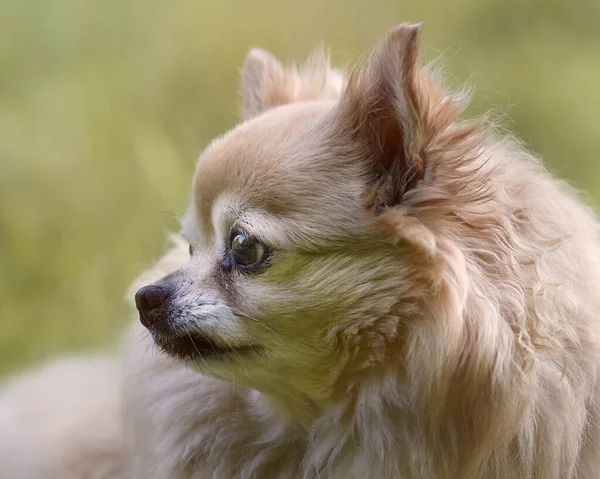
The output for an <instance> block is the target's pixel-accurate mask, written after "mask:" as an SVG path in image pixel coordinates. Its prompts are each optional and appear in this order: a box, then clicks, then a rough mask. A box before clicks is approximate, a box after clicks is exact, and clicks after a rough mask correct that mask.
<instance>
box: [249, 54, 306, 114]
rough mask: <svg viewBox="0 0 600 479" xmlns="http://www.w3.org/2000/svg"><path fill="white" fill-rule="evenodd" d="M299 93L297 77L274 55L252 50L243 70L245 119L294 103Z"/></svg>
mask: <svg viewBox="0 0 600 479" xmlns="http://www.w3.org/2000/svg"><path fill="white" fill-rule="evenodd" d="M295 90H296V74H295V72H294V71H289V70H286V69H285V68H284V66H283V65H282V64H281V63H280V62H279V60H277V58H275V57H274V56H273V55H272V54H271V53H269V52H268V51H266V50H263V49H262V48H252V49H251V50H250V51H249V52H248V55H247V56H246V61H245V62H244V66H243V67H242V102H243V104H242V116H243V118H244V119H248V118H252V117H253V116H256V115H258V114H260V113H262V112H263V111H265V110H268V109H270V108H273V107H275V106H278V105H284V104H286V103H291V102H292V101H293V99H294V95H295Z"/></svg>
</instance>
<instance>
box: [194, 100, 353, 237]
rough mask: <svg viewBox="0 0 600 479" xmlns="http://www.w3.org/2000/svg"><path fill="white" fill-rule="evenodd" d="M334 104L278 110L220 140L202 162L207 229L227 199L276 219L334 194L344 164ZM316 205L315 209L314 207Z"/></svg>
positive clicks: (198, 206)
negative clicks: (337, 146) (335, 136)
mask: <svg viewBox="0 0 600 479" xmlns="http://www.w3.org/2000/svg"><path fill="white" fill-rule="evenodd" d="M332 107H333V103H330V102H307V103H304V104H294V105H288V106H285V107H280V108H277V109H275V110H273V111H271V112H267V113H266V114H264V115H262V116H260V117H258V118H255V119H253V120H251V121H249V122H247V123H244V124H242V125H240V126H239V127H237V128H235V129H234V130H232V131H231V132H229V133H228V134H226V135H225V136H223V137H221V138H219V139H217V140H216V141H215V142H213V144H211V146H209V148H207V150H206V151H205V152H204V153H203V155H202V156H201V157H200V159H199V161H198V165H197V168H196V173H195V178H194V201H195V204H194V209H195V211H196V214H197V215H198V216H199V219H200V221H201V222H202V223H203V224H204V225H208V224H209V223H210V221H211V215H212V211H213V207H214V205H215V202H216V201H217V200H218V198H219V197H221V196H223V195H227V196H229V197H231V196H234V197H237V198H238V199H240V201H241V202H242V203H245V204H250V205H252V207H254V208H257V209H261V210H264V211H266V212H269V213H272V214H275V215H285V214H290V213H294V212H298V211H302V210H305V209H306V208H307V206H308V205H309V203H310V204H313V203H314V201H316V199H317V198H319V197H323V196H324V195H326V196H328V197H332V196H334V193H333V190H335V186H336V179H337V176H339V178H340V181H341V182H343V179H344V177H345V176H347V175H346V174H345V172H344V168H343V167H342V166H341V165H340V164H339V162H340V161H343V160H342V159H341V158H340V156H339V155H337V154H336V152H335V150H334V148H332V145H331V135H332V131H331V128H332V127H331V122H330V121H329V119H330V117H331V111H332ZM313 206H314V205H313Z"/></svg>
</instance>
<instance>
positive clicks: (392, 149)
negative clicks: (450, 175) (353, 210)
mask: <svg viewBox="0 0 600 479" xmlns="http://www.w3.org/2000/svg"><path fill="white" fill-rule="evenodd" d="M420 34H421V26H420V25H419V24H408V23H403V24H401V25H399V26H398V27H396V28H394V29H393V30H391V31H390V32H389V33H388V34H387V36H386V37H385V38H384V39H383V40H382V41H381V42H380V44H379V45H378V46H377V47H376V48H375V50H374V51H373V53H372V54H371V55H370V57H369V59H368V60H367V62H366V64H365V65H363V66H361V67H358V68H356V69H355V70H354V71H353V72H352V73H351V75H350V79H349V80H348V85H347V87H346V89H345V92H344V94H343V96H342V99H341V100H340V103H339V107H338V116H337V118H338V121H339V123H338V125H339V131H341V132H342V134H344V135H345V136H346V138H347V139H349V140H350V141H351V142H352V144H354V145H356V146H357V147H360V148H361V151H360V156H361V157H362V158H365V159H368V161H369V163H370V165H369V166H370V168H371V171H373V173H374V176H375V178H376V182H375V185H374V190H373V195H372V196H373V198H372V200H373V201H372V204H371V205H370V206H371V207H373V208H374V209H375V210H378V211H382V210H385V209H387V208H392V207H394V206H396V205H398V204H400V203H401V202H402V200H403V197H404V195H405V194H406V193H407V192H409V191H410V190H411V189H413V188H414V187H415V186H416V185H418V183H419V182H420V181H422V180H423V179H424V178H425V173H426V171H427V169H428V168H429V167H430V166H431V165H430V164H431V161H430V160H431V158H432V157H433V156H436V155H437V154H438V152H440V151H445V150H452V149H454V148H455V147H456V145H457V144H458V143H460V142H461V141H462V139H463V138H464V137H465V135H467V134H468V133H469V132H468V131H467V130H465V129H462V130H461V129H456V128H452V127H451V125H452V124H453V123H454V121H455V120H456V118H457V116H458V115H459V114H460V113H461V112H462V110H463V108H464V106H465V104H466V103H465V102H464V101H462V100H461V99H460V98H458V99H457V98H455V97H453V96H452V95H450V94H449V93H448V92H446V91H445V90H444V89H443V88H442V87H441V86H440V85H439V84H437V82H436V80H435V79H434V78H433V77H431V76H430V75H429V74H428V72H427V71H426V70H424V69H423V68H422V67H421V65H420V63H419V38H420ZM348 134H350V136H348Z"/></svg>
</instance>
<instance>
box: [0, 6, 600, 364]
mask: <svg viewBox="0 0 600 479" xmlns="http://www.w3.org/2000/svg"><path fill="white" fill-rule="evenodd" d="M403 20H412V21H424V22H425V32H424V41H423V43H424V46H425V48H424V51H423V57H424V59H433V58H435V57H437V56H438V55H439V54H440V53H443V54H444V56H445V57H446V64H447V70H448V72H449V74H450V80H451V81H452V82H453V83H455V84H460V83H462V82H465V81H469V82H470V83H473V84H475V85H476V86H477V87H478V89H477V95H476V99H475V102H474V105H473V107H472V113H477V112H479V111H482V110H485V109H488V108H490V107H493V108H499V109H501V110H503V111H507V112H508V113H509V114H510V118H511V123H509V128H511V129H513V130H514V131H515V132H517V133H518V134H519V135H520V136H521V137H523V138H524V140H525V141H526V143H527V144H528V145H529V146H530V148H532V149H533V150H534V151H537V152H538V153H540V154H541V155H542V156H543V157H544V158H545V159H546V160H547V162H548V163H549V165H550V166H551V167H552V168H553V169H554V170H555V171H557V173H558V174H559V175H561V176H563V177H567V178H569V179H571V180H572V181H573V182H574V183H575V184H576V185H577V186H579V187H580V188H583V189H586V190H588V191H590V192H591V193H592V196H593V197H596V198H600V188H599V187H598V179H599V178H600V129H599V128H598V125H599V124H600V123H599V120H598V110H599V107H600V88H598V81H599V80H598V79H599V78H600V27H599V25H600V2H598V1H597V0H572V1H570V2H567V1H565V0H544V1H541V0H495V1H494V0H448V1H446V2H440V1H438V0H418V1H417V0H405V1H397V0H372V1H371V0H369V1H367V0H327V1H324V0H302V1H299V2H286V1H283V0H272V1H266V0H253V1H249V0H245V1H236V2H230V1H218V2H217V1H211V2H206V1H202V0H196V1H191V0H172V1H169V2H155V1H152V0H102V1H100V0H97V1H91V0H52V1H39V0H0V374H5V373H6V372H8V371H10V370H13V369H15V368H18V367H22V366H24V365H26V364H28V363H32V362H36V361H38V360H41V359H44V358H46V357H48V356H50V355H53V354H57V353H59V352H62V351H67V350H71V351H80V350H88V349H91V348H96V347H101V346H102V345H107V344H111V343H113V342H114V341H116V339H117V338H118V336H119V333H120V332H121V331H122V330H123V328H124V327H125V325H126V324H127V322H128V321H129V318H130V317H131V312H130V311H129V309H128V306H127V305H126V303H125V301H124V299H123V295H124V293H125V291H126V288H127V286H128V284H129V282H130V281H131V280H132V279H133V278H134V276H135V275H136V274H137V273H138V272H140V271H141V270H142V269H143V268H144V267H145V266H147V265H148V264H149V263H150V262H151V261H152V260H153V259H155V258H157V257H158V256H159V255H160V253H161V251H162V249H163V247H164V242H165V233H166V232H167V231H169V230H173V229H176V228H177V223H176V215H177V213H179V212H181V211H183V209H184V206H185V203H186V200H187V195H188V183H189V180H190V175H191V172H192V169H193V164H194V160H195V158H196V157H197V155H198V153H199V152H200V151H201V149H202V148H203V147H204V146H205V145H206V144H207V142H208V141H209V140H210V138H212V137H213V136H215V135H217V134H219V133H220V132H222V131H224V130H225V129H226V128H228V127H230V126H232V125H233V124H234V123H235V121H236V116H237V96H236V90H237V80H238V78H237V77H238V66H239V65H240V64H241V62H242V60H243V58H244V55H245V53H246V51H247V50H248V48H249V47H250V46H254V45H259V46H264V47H266V48H268V49H270V50H272V51H273V52H274V53H276V54H277V55H278V56H280V57H281V58H283V59H285V60H293V59H299V60H301V59H303V58H304V57H305V56H306V54H307V53H308V52H309V51H310V50H311V49H312V48H313V47H315V46H317V45H318V44H319V43H320V42H323V43H325V44H326V45H331V47H332V55H333V59H334V61H335V62H346V61H347V60H351V59H356V58H357V57H358V55H359V54H360V53H361V52H363V51H365V50H367V49H369V48H371V47H372V46H373V45H374V43H375V42H376V41H377V40H378V39H379V38H380V37H381V36H382V35H383V34H384V32H385V31H386V30H387V29H388V28H389V27H391V26H393V25H395V24H396V23H399V22H400V21H403Z"/></svg>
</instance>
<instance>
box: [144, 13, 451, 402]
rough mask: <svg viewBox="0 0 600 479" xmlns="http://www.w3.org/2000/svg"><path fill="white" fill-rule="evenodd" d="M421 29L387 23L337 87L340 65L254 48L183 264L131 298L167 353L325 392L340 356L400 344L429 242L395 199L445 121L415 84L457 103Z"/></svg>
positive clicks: (348, 360) (368, 361) (364, 359)
mask: <svg viewBox="0 0 600 479" xmlns="http://www.w3.org/2000/svg"><path fill="white" fill-rule="evenodd" d="M418 32H419V29H418V27H414V26H409V25H402V26H400V27H399V28H397V29H396V30H394V31H393V32H391V33H390V34H389V35H388V37H387V38H386V39H385V40H384V41H383V42H382V43H381V44H380V46H379V47H378V49H377V51H376V52H375V53H374V54H373V55H372V56H371V59H370V60H369V61H368V63H367V65H366V66H365V67H363V68H362V69H360V70H357V71H355V72H354V73H353V74H352V75H351V77H350V80H349V84H348V86H347V87H346V88H345V91H344V93H343V94H342V95H341V98H338V99H336V96H337V92H339V89H337V90H336V87H335V85H334V86H332V82H333V83H335V78H334V72H331V71H330V70H328V69H326V68H318V67H316V66H315V65H314V64H313V65H312V70H305V71H304V72H302V71H301V72H300V73H298V72H296V71H295V70H292V69H287V70H286V69H284V68H283V67H281V65H280V64H279V63H278V62H277V61H276V60H274V59H273V58H272V57H271V56H269V55H268V54H266V53H265V52H261V51H253V52H251V54H250V55H249V58H248V60H247V63H246V66H245V68H244V71H243V75H244V76H243V80H244V82H243V90H244V91H243V93H244V110H245V116H246V117H247V121H245V122H244V123H242V124H241V125H239V126H238V127H236V128H235V129H233V130H232V131H230V132H229V133H227V134H226V135H225V136H223V137H221V138H218V139H217V140H215V141H214V142H213V143H212V144H211V145H210V146H209V147H208V148H207V150H206V151H205V152H204V153H203V154H202V155H201V157H200V159H199V161H198V165H197V169H196V173H195V178H194V183H193V197H192V202H191V205H190V207H189V209H188V212H187V214H186V216H185V219H184V221H183V235H184V237H185V238H186V239H187V240H188V241H189V244H190V259H189V262H188V263H187V265H185V266H184V267H183V268H181V269H180V270H178V271H176V272H175V273H173V274H171V275H169V276H167V277H165V278H163V279H162V280H161V281H159V282H158V283H155V284H153V285H150V286H147V287H145V288H142V290H140V291H139V292H138V294H137V298H136V300H137V304H138V308H139V310H140V313H141V318H142V322H143V323H144V324H145V325H146V326H147V327H148V329H149V330H150V331H151V333H152V336H153V338H154V341H155V342H156V343H157V344H158V345H159V346H160V347H161V348H162V349H163V350H164V351H166V352H167V353H168V354H170V355H172V356H174V357H179V358H184V359H189V360H191V362H192V363H193V364H197V365H198V367H199V368H200V369H201V370H202V371H203V372H205V373H207V374H210V375H213V376H215V377H219V378H223V379H228V380H231V379H240V380H244V381H246V382H247V383H249V384H251V385H252V386H254V387H256V388H258V389H261V390H268V389H272V390H275V389H277V390H278V391H279V393H281V391H282V390H286V388H287V390H289V393H290V394H293V395H299V394H300V395H302V396H305V397H306V398H307V399H309V400H312V401H315V402H319V401H322V400H326V398H327V397H328V396H329V395H330V394H331V392H332V388H333V387H334V385H335V384H336V383H337V382H338V381H339V380H340V378H341V377H342V376H343V375H344V372H348V369H349V368H350V369H352V370H353V371H355V372H356V371H360V370H362V369H366V368H368V367H369V366H371V365H376V364H377V363H379V362H381V361H384V360H385V358H386V357H387V356H389V355H396V354H397V352H398V351H399V350H401V348H402V341H403V326H402V324H403V322H405V321H408V320H409V318H410V316H411V315H412V314H415V312H416V311H417V310H418V303H419V301H420V300H421V299H422V298H423V297H424V296H426V295H425V293H424V289H425V290H426V288H427V287H428V285H427V284H426V280H425V279H424V277H425V276H426V275H423V274H422V270H423V269H424V268H425V266H424V264H425V262H424V260H423V257H425V256H428V255H431V254H433V253H432V251H433V250H434V249H435V247H436V246H435V236H434V235H433V233H432V232H431V231H430V230H428V229H427V228H426V227H425V226H423V225H422V224H421V223H420V222H419V221H418V220H416V219H415V218H414V217H410V215H407V214H406V210H405V209H406V206H405V205H403V201H404V200H405V199H406V198H407V197H410V196H411V195H413V196H414V197H415V198H416V196H415V195H417V194H418V189H419V186H420V184H421V183H422V182H423V180H424V179H425V173H426V172H425V164H424V161H425V156H426V155H427V152H426V147H427V146H428V145H431V144H433V141H434V140H433V138H434V137H433V135H437V136H436V138H439V137H440V136H441V135H443V132H444V131H446V129H447V127H449V121H448V120H447V119H444V120H443V121H447V122H448V124H446V125H444V128H442V129H441V130H440V131H438V132H436V131H433V129H434V126H435V125H432V124H430V123H428V121H429V120H428V119H427V118H422V117H421V116H420V115H421V113H422V112H421V108H423V107H424V105H423V104H422V103H423V101H424V100H423V95H425V94H426V95H428V99H429V97H431V96H432V95H437V96H436V99H437V100H439V101H440V102H442V101H445V102H446V107H448V105H453V104H452V102H451V100H450V99H449V98H445V97H444V95H443V94H442V93H440V92H437V91H434V90H432V85H433V83H431V82H430V80H428V79H427V78H426V77H425V76H424V75H423V73H422V72H421V70H420V68H419V66H418V62H417V43H418ZM315 78H316V79H315ZM302 92H304V93H302ZM303 95H304V98H307V99H309V100H308V101H296V100H299V99H300V100H302V99H303V98H302V96H303ZM311 98H312V100H311ZM427 107H428V108H429V106H427ZM453 108H454V113H456V112H457V111H458V108H457V107H456V106H453ZM430 113H431V112H428V114H430ZM439 116H441V115H439ZM437 119H438V120H439V118H437ZM452 119H453V118H452ZM427 135H429V137H428V136H427ZM382 219H383V220H382Z"/></svg>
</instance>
